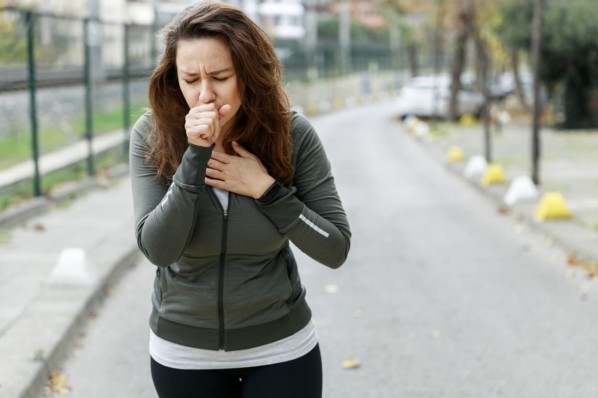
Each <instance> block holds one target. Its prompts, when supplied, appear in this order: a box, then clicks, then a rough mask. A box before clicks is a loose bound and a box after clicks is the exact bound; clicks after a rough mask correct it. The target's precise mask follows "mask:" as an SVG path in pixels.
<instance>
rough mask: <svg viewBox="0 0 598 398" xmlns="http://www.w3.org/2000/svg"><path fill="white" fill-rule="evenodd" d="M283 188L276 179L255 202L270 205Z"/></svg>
mask: <svg viewBox="0 0 598 398" xmlns="http://www.w3.org/2000/svg"><path fill="white" fill-rule="evenodd" d="M283 188H284V184H283V183H282V182H281V181H280V180H278V179H276V180H274V182H272V184H270V186H269V187H268V188H267V189H266V190H265V191H264V193H263V194H262V195H261V196H260V197H258V198H257V199H256V200H257V201H258V202H260V203H262V204H267V203H270V202H272V201H273V200H274V198H276V197H277V196H278V194H279V193H280V190H281V189H283Z"/></svg>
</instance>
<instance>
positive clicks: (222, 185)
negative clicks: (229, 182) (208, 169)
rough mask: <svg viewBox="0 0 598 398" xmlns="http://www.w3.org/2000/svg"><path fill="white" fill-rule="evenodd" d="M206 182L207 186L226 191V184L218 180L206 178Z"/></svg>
mask: <svg viewBox="0 0 598 398" xmlns="http://www.w3.org/2000/svg"><path fill="white" fill-rule="evenodd" d="M204 182H205V183H206V185H209V186H211V187H216V188H222V189H226V182H225V181H222V180H219V179H217V178H210V177H207V176H206V178H205V179H204Z"/></svg>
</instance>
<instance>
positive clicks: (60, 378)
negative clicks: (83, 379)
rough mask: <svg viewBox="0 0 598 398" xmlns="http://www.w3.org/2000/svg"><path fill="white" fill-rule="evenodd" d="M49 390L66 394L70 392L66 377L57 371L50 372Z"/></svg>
mask: <svg viewBox="0 0 598 398" xmlns="http://www.w3.org/2000/svg"><path fill="white" fill-rule="evenodd" d="M50 391H52V392H53V393H58V394H68V393H69V392H70V390H69V388H68V385H67V382H66V377H65V376H64V375H63V374H61V373H59V372H51V373H50Z"/></svg>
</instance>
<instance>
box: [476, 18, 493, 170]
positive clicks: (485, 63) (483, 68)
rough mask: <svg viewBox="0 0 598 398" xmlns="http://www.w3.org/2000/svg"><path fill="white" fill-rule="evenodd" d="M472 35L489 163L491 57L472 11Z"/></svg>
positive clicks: (490, 142) (489, 161)
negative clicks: (482, 98)
mask: <svg viewBox="0 0 598 398" xmlns="http://www.w3.org/2000/svg"><path fill="white" fill-rule="evenodd" d="M472 16H473V17H472V21H473V23H472V26H473V30H472V35H473V39H474V42H475V47H476V54H477V58H476V59H477V69H478V71H479V76H480V85H479V86H480V89H481V91H482V94H483V95H484V109H483V110H482V120H483V123H484V154H485V156H486V160H487V161H488V163H491V162H492V136H491V135H490V92H489V90H488V72H489V69H490V58H489V55H488V49H487V46H486V43H484V40H482V37H481V36H480V32H479V29H478V26H477V25H478V22H477V12H476V10H475V9H473V11H472Z"/></svg>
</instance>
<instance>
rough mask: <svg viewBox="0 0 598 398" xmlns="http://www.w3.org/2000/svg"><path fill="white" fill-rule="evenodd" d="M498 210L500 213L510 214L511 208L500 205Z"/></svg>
mask: <svg viewBox="0 0 598 398" xmlns="http://www.w3.org/2000/svg"><path fill="white" fill-rule="evenodd" d="M497 211H498V213H499V214H509V208H508V207H507V206H498V208H497Z"/></svg>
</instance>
